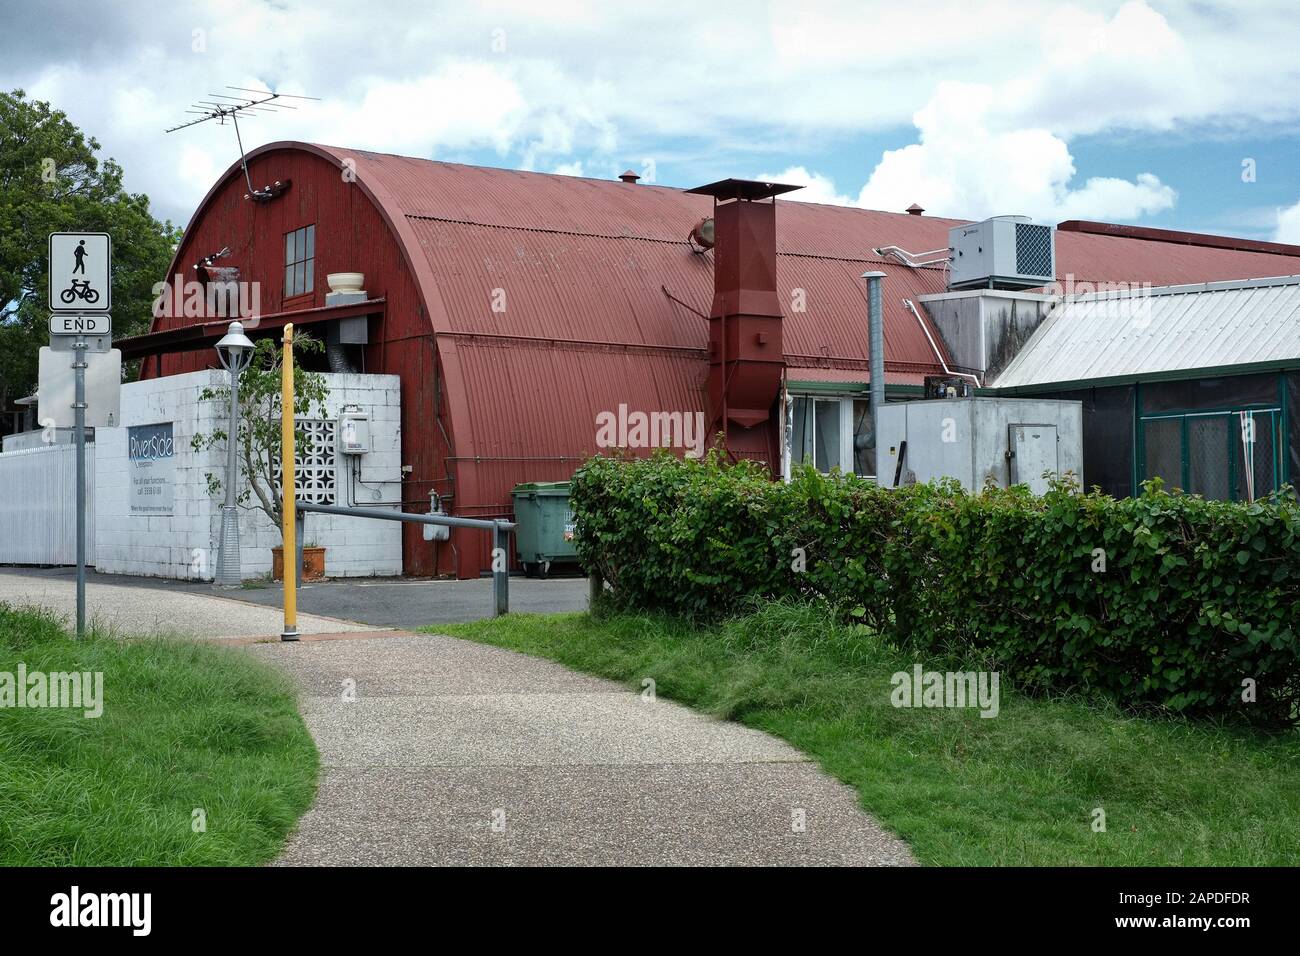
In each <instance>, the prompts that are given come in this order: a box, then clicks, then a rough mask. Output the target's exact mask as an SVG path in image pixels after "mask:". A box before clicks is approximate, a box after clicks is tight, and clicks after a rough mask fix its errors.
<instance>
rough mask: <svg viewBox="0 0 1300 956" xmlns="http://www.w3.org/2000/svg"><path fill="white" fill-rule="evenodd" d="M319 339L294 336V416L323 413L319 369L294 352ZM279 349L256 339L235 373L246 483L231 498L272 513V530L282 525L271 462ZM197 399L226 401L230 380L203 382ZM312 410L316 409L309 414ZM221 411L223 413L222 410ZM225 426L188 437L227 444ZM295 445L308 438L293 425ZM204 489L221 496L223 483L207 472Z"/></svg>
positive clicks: (201, 444)
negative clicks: (204, 385)
mask: <svg viewBox="0 0 1300 956" xmlns="http://www.w3.org/2000/svg"><path fill="white" fill-rule="evenodd" d="M323 350H324V346H323V345H322V344H321V343H320V341H319V340H317V339H313V338H309V337H308V336H305V335H301V334H299V335H295V336H294V342H293V351H294V356H293V408H294V416H295V419H302V418H313V417H314V418H324V417H325V399H326V398H327V397H328V396H329V386H328V385H326V384H325V377H324V376H323V375H321V374H320V373H319V372H308V371H305V370H304V369H303V368H302V366H301V365H299V364H298V356H299V355H303V354H305V353H308V352H321V351H323ZM283 361H284V352H283V351H282V350H281V349H279V348H278V347H277V345H276V342H275V340H274V339H261V340H260V341H259V342H258V343H257V348H256V349H255V350H254V351H253V360H252V362H250V363H249V366H248V368H247V369H246V370H245V371H244V373H243V374H242V375H240V376H239V434H238V436H237V437H236V441H237V442H238V451H237V454H238V456H239V473H240V476H241V477H242V478H243V480H244V482H245V483H246V484H245V487H243V488H241V489H240V491H239V494H238V495H237V496H236V498H235V502H236V503H237V504H238V505H239V506H240V507H241V508H245V509H247V510H250V511H251V510H258V511H261V512H262V513H263V514H265V515H266V516H267V517H268V518H270V519H271V521H272V523H273V524H274V525H275V527H276V530H279V529H280V528H282V527H283V524H282V523H281V516H282V515H283V510H282V508H281V504H282V499H281V497H280V490H279V487H278V483H277V482H276V470H277V469H276V466H277V465H278V464H279V462H280V449H281V447H282V446H281V443H280V367H281V365H282V364H283ZM199 400H200V401H208V402H217V403H219V407H220V408H222V409H223V410H224V409H227V408H229V407H230V386H228V385H223V386H220V387H218V388H205V389H204V390H203V391H202V392H200V393H199ZM313 410H314V411H315V414H314V415H313ZM223 417H224V413H223ZM226 439H227V432H226V431H225V430H224V429H218V430H215V431H213V432H211V433H210V434H204V433H199V434H196V435H195V436H194V438H193V439H192V440H191V441H190V444H191V446H192V447H193V448H194V450H195V451H206V450H207V449H210V448H217V447H220V448H221V449H223V450H224V449H225V448H226ZM293 440H294V447H295V448H296V449H297V450H298V451H299V453H306V452H307V451H310V439H309V438H308V437H307V434H306V432H304V431H303V430H302V429H294V439H293ZM206 477H207V481H208V492H209V494H211V495H213V496H214V497H218V496H220V497H224V495H225V486H224V484H223V482H222V478H223V477H224V472H223V473H222V474H221V475H216V474H211V473H209V474H208V475H207V476H206Z"/></svg>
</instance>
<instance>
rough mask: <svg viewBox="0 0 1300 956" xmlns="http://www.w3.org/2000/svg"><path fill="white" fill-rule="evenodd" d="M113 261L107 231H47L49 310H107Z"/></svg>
mask: <svg viewBox="0 0 1300 956" xmlns="http://www.w3.org/2000/svg"><path fill="white" fill-rule="evenodd" d="M112 263H113V241H112V239H110V238H109V235H108V233H106V232H52V233H50V311H51V312H108V311H110V310H111V309H112V308H113V288H112V283H111V281H110V276H111V275H112Z"/></svg>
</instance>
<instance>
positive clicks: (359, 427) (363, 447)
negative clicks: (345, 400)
mask: <svg viewBox="0 0 1300 956" xmlns="http://www.w3.org/2000/svg"><path fill="white" fill-rule="evenodd" d="M339 451H341V452H342V453H343V454H345V455H364V454H366V453H368V452H369V451H370V416H369V415H367V414H366V413H365V412H361V411H352V410H349V409H344V410H343V413H342V414H341V415H339Z"/></svg>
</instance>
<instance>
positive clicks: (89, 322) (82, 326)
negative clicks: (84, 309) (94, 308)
mask: <svg viewBox="0 0 1300 956" xmlns="http://www.w3.org/2000/svg"><path fill="white" fill-rule="evenodd" d="M112 334H113V317H112V316H111V315H106V314H102V313H94V314H87V313H78V314H76V315H73V314H72V313H69V312H52V313H50V335H84V336H86V337H87V338H89V337H91V336H96V335H112Z"/></svg>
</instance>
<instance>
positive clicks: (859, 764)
mask: <svg viewBox="0 0 1300 956" xmlns="http://www.w3.org/2000/svg"><path fill="white" fill-rule="evenodd" d="M429 630H431V631H437V632H438V633H450V634H453V635H456V636H458V637H462V638H467V639H470V640H475V641H481V642H484V643H489V644H495V645H498V646H501V647H507V648H511V649H514V650H517V651H522V652H524V653H527V654H533V655H537V656H540V657H547V658H551V659H553V660H556V661H559V662H560V663H563V664H566V665H568V666H570V667H572V668H575V669H577V670H581V671H587V672H590V673H593V674H598V675H601V676H604V677H609V678H613V679H615V680H619V681H623V682H625V683H627V684H628V685H629V687H631V688H634V689H639V688H640V686H641V681H642V680H643V679H644V678H646V677H650V678H653V679H654V681H655V685H656V691H657V693H658V694H659V695H661V696H663V697H668V698H672V699H675V700H678V701H681V702H683V703H686V704H689V705H691V706H693V707H695V708H697V709H700V710H702V711H705V712H708V713H711V714H714V715H716V716H719V717H723V718H727V719H731V720H736V721H740V722H742V723H744V724H746V725H748V726H751V727H755V728H758V729H760V730H764V731H767V732H769V733H772V734H775V735H776V736H778V737H782V738H784V739H785V740H787V741H789V742H790V743H791V744H793V745H794V746H795V747H797V748H799V749H800V750H802V751H803V752H805V753H807V754H808V755H810V756H811V757H812V758H813V759H815V760H816V761H817V762H818V763H819V764H820V765H821V766H822V767H823V768H824V769H825V770H826V771H828V772H829V773H831V774H832V775H834V776H836V777H838V778H839V779H841V780H843V781H845V782H846V783H849V784H851V785H852V786H854V787H856V788H857V790H858V793H859V795H860V800H861V803H862V806H863V808H864V809H866V810H867V811H868V812H870V813H872V814H873V815H874V816H875V817H876V818H877V819H878V820H880V821H881V822H882V823H883V824H885V826H887V827H888V828H889V829H891V830H893V831H894V832H895V833H897V834H898V835H899V836H901V837H903V838H904V839H905V840H907V841H908V843H910V844H911V846H912V848H913V851H914V852H915V854H916V856H917V858H918V859H919V860H921V861H922V862H923V863H927V864H933V865H1030V866H1034V865H1116V866H1128V865H1183V866H1238V865H1282V864H1288V865H1294V864H1296V863H1297V862H1298V861H1300V733H1297V732H1294V731H1292V732H1288V733H1285V734H1281V735H1274V736H1270V735H1265V734H1262V733H1255V732H1250V731H1246V730H1240V729H1232V728H1226V727H1216V726H1209V725H1205V724H1191V723H1187V722H1184V721H1181V720H1176V719H1171V718H1165V717H1146V718H1144V717H1137V716H1133V715H1132V714H1128V713H1125V712H1124V711H1122V710H1120V709H1118V708H1117V707H1116V706H1115V705H1114V704H1111V703H1107V702H1104V701H1098V700H1084V699H1080V698H1069V699H1050V700H1048V699H1042V698H1028V697H1025V696H1022V695H1019V694H1016V693H1015V691H1014V690H1013V689H1011V688H1009V687H1008V684H1007V682H1006V680H1005V679H1003V681H1002V686H1001V710H1000V714H999V716H997V717H995V718H981V717H979V716H978V714H977V713H976V712H975V711H958V710H951V709H949V710H943V709H899V708H894V707H893V706H891V704H890V702H889V694H890V690H891V685H890V677H891V675H892V674H893V673H894V672H896V671H900V670H903V671H910V669H911V667H912V664H913V663H916V662H917V659H916V658H914V657H912V656H909V655H905V654H903V653H900V652H899V651H897V650H895V649H893V648H890V647H887V646H883V645H882V644H880V643H879V642H878V640H877V639H876V638H874V637H873V636H871V635H863V634H856V633H854V632H853V630H851V629H849V628H845V627H840V626H835V625H833V624H830V623H828V621H827V620H826V618H825V617H824V616H823V615H822V614H821V613H820V612H817V611H816V610H813V609H810V608H801V607H789V606H783V605H772V606H769V607H767V608H765V609H763V610H761V611H760V612H758V613H757V614H754V615H752V616H749V617H744V618H738V619H735V620H732V621H729V622H727V623H725V624H722V625H718V626H715V627H709V628H697V627H692V626H690V625H687V624H685V623H682V622H679V621H674V620H670V619H664V618H657V617H642V616H630V615H629V616H622V615H614V616H608V617H592V616H589V615H586V614H564V615H553V616H537V615H514V614H512V615H509V616H508V617H504V618H498V619H495V620H488V621H481V622H477V623H473V624H463V625H456V626H450V627H448V626H439V627H437V628H429ZM921 663H923V664H927V665H931V664H932V665H934V666H935V669H938V670H958V669H964V668H961V667H960V666H957V665H956V664H954V663H953V662H948V663H947V664H942V663H939V662H927V661H924V660H922V661H921ZM1098 807H1100V808H1102V809H1103V810H1104V811H1105V815H1106V817H1105V822H1106V831H1105V832H1093V829H1092V821H1093V810H1094V809H1095V808H1098Z"/></svg>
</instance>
